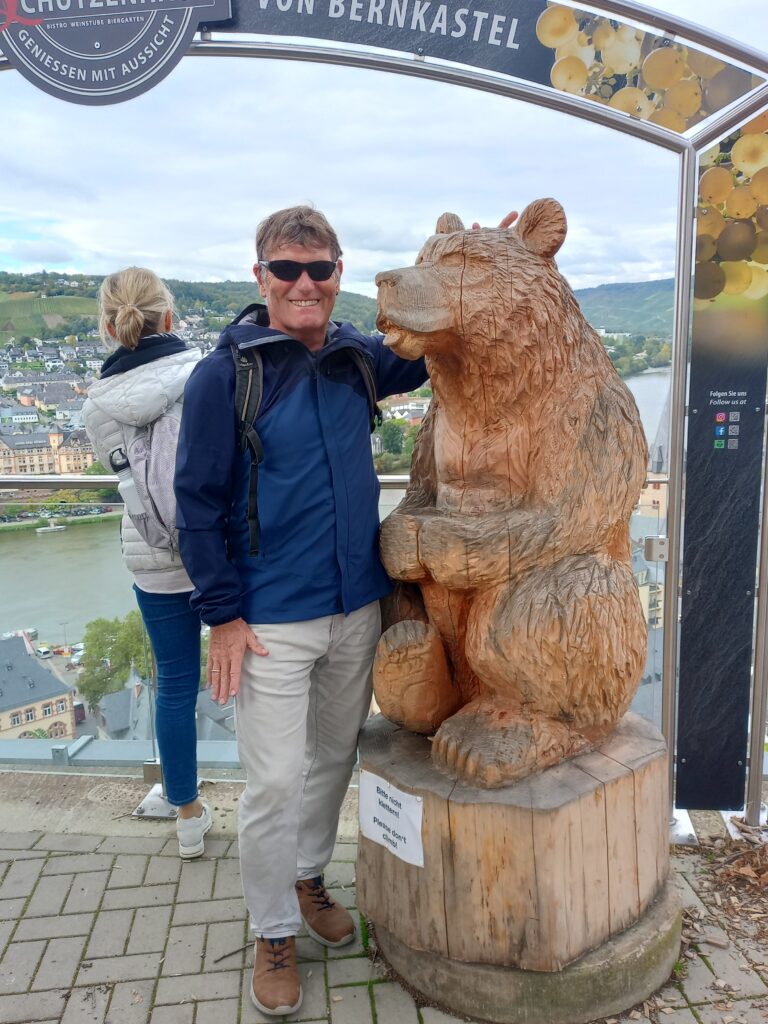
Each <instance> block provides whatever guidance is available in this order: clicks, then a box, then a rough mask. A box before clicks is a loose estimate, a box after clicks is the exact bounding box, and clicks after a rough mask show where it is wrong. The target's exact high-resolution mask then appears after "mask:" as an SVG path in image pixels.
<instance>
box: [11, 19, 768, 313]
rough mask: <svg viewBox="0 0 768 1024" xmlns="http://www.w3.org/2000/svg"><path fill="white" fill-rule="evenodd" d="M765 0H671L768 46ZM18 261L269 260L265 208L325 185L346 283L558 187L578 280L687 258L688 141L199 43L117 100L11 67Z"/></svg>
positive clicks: (216, 270)
mask: <svg viewBox="0 0 768 1024" xmlns="http://www.w3.org/2000/svg"><path fill="white" fill-rule="evenodd" d="M764 4H765V0H728V2H727V3H725V2H724V0H657V2H656V3H655V4H654V5H653V6H655V7H656V8H658V9H662V10H669V11H671V12H674V14H675V15H676V16H678V17H681V18H685V19H688V20H690V21H694V22H696V23H697V24H699V25H702V26H705V27H707V28H709V29H712V30H714V31H716V32H720V33H722V34H724V35H728V36H730V37H732V38H735V39H739V40H740V41H742V42H746V43H748V44H749V45H750V46H752V47H755V48H759V49H763V50H768V19H766V18H765V14H764ZM0 111H2V121H1V123H2V149H3V158H2V161H0V270H23V271H31V270H39V269H41V268H42V267H45V268H46V269H48V270H51V269H58V270H64V271H79V272H92V273H106V272H109V271H111V270H114V269H117V268H118V267H120V266H124V265H126V264H129V263H140V264H144V265H146V266H150V267H152V268H153V269H154V270H156V271H157V272H158V273H160V274H161V275H164V276H167V277H177V278H184V279H193V280H211V279H218V280H221V279H226V278H230V279H238V280H243V279H246V278H248V277H250V267H251V265H252V263H253V241H252V240H253V232H254V228H255V226H256V224H257V223H258V221H259V220H260V218H261V217H263V216H264V215H265V214H267V213H269V212H270V211H271V210H274V209H277V208H279V207H282V206H287V205H291V204H294V203H297V202H305V201H310V202H313V203H315V204H316V205H317V206H318V207H319V208H320V209H322V210H323V211H324V212H325V213H326V214H327V216H328V217H329V218H330V220H331V221H332V222H333V223H334V225H335V227H336V228H337V231H338V233H339V236H340V238H341V242H342V246H343V248H344V251H345V257H344V258H345V277H344V286H345V288H347V289H349V290H352V291H358V292H363V293H367V294H375V287H374V285H373V277H374V274H375V273H376V272H377V271H378V270H382V269H385V268H389V267H395V266H402V265H405V264H408V263H412V262H413V258H414V255H415V253H416V251H417V250H418V248H419V247H420V245H421V243H422V241H423V240H424V238H425V237H426V236H427V235H429V234H430V233H431V230H432V229H433V227H434V222H435V218H436V217H437V216H438V215H439V214H440V213H442V212H443V211H444V210H453V211H455V212H456V213H458V214H459V215H460V216H461V217H463V218H464V220H465V221H467V222H470V221H472V220H478V221H480V222H481V223H483V224H492V223H496V222H497V221H498V219H499V218H500V217H501V216H502V215H503V214H504V213H505V212H506V211H507V210H509V209H512V208H517V209H520V210H522V209H523V207H524V206H525V204H526V203H528V202H529V201H531V200H532V199H535V198H538V197H540V196H546V195H551V196H555V197H556V198H558V199H559V200H560V201H561V202H562V203H563V205H564V206H565V208H566V211H567V213H568V220H569V234H568V238H567V239H566V243H565V245H564V247H563V249H562V251H561V254H560V258H559V263H560V266H561V268H562V269H563V270H564V272H565V273H566V275H567V276H568V277H569V279H570V280H571V282H572V284H573V285H574V286H575V287H589V286H592V285H597V284H601V283H604V282H609V281H639V280H648V279H652V278H659V277H668V276H671V275H672V273H673V269H674V230H675V215H676V213H675V207H676V190H677V158H676V157H675V156H674V155H672V154H669V153H667V152H666V151H663V150H661V149H657V148H656V147H653V146H650V145H648V144H645V143H640V142H638V141H636V140H633V139H631V138H629V137H627V136H624V135H621V134H619V133H618V132H614V131H611V130H609V129H606V128H601V127H598V126H594V125H590V124H587V123H586V122H582V121H578V120H576V119H574V118H570V117H567V116H566V115H562V114H557V113H553V112H550V111H546V110H542V109H539V108H535V107H532V106H529V105H526V104H523V103H520V102H517V101H513V100H509V99H504V98H500V97H494V96H489V95H486V94H484V93H480V92H475V91H472V90H468V89H464V88H458V87H456V86H449V85H441V84H434V83H428V82H424V81H419V80H417V79H413V78H402V77H399V76H395V75H387V74H384V73H380V72H372V71H362V70H357V69H350V68H334V67H327V66H323V65H312V64H302V63H281V62H278V61H269V60H261V59H259V60H237V59H233V58H227V59H224V58H217V59H208V58H206V59H203V58H194V57H189V58H185V60H183V61H182V62H181V64H180V65H179V66H178V67H177V68H176V69H175V70H174V71H173V72H172V73H171V75H170V76H169V77H168V78H167V79H165V81H163V82H161V83H160V84H159V85H157V86H155V87H154V88H153V89H152V90H150V91H149V92H148V93H146V94H145V95H143V96H141V97H139V98H138V99H135V100H131V101H129V102H127V103H122V104H117V105H112V106H107V107H84V106H76V105H73V104H69V103H64V102H62V101H60V100H56V99H53V98H52V97H49V96H48V95H46V94H45V93H43V92H41V91H39V90H37V89H36V88H34V87H33V86H31V85H30V84H28V83H27V81H26V80H25V79H24V78H22V77H21V75H19V74H18V73H16V72H15V71H7V72H4V73H3V74H1V75H0Z"/></svg>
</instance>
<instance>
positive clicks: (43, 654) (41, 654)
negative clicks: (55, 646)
mask: <svg viewBox="0 0 768 1024" xmlns="http://www.w3.org/2000/svg"><path fill="white" fill-rule="evenodd" d="M35 654H36V655H37V656H38V658H52V657H53V651H52V650H51V648H50V647H36V648H35Z"/></svg>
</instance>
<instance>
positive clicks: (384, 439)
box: [378, 420, 405, 455]
mask: <svg viewBox="0 0 768 1024" xmlns="http://www.w3.org/2000/svg"><path fill="white" fill-rule="evenodd" d="M404 433H405V432H404V431H403V428H402V426H401V425H400V424H399V423H398V422H397V420H384V422H383V423H382V424H381V426H380V427H379V429H378V435H379V437H380V438H381V446H382V448H383V449H384V451H385V452H389V454H390V455H400V453H401V452H402V450H403V437H404Z"/></svg>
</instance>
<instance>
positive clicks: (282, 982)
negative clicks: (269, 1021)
mask: <svg viewBox="0 0 768 1024" xmlns="http://www.w3.org/2000/svg"><path fill="white" fill-rule="evenodd" d="M302 998H303V993H302V991H301V984H300V982H299V973H298V971H297V970H296V939H295V938H294V937H293V936H292V935H291V936H289V937H288V938H285V939H256V961H255V963H254V965H253V980H252V981H251V1002H252V1003H253V1005H254V1006H255V1007H256V1009H257V1010H261V1012H262V1013H268V1014H272V1015H274V1016H275V1017H282V1016H283V1014H286V1013H294V1012H295V1011H296V1010H298V1008H299V1007H300V1006H301V1000H302Z"/></svg>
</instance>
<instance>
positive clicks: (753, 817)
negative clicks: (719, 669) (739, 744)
mask: <svg viewBox="0 0 768 1024" xmlns="http://www.w3.org/2000/svg"><path fill="white" fill-rule="evenodd" d="M766 479H768V447H766V451H765V457H764V463H763V506H762V509H761V516H760V563H759V568H758V577H757V616H756V618H757V627H756V628H757V632H756V634H755V670H754V674H753V677H752V710H751V718H750V725H751V728H750V736H749V763H748V765H747V798H746V803H745V806H744V818H745V821H746V823H747V824H748V825H759V824H760V810H761V803H762V791H763V753H764V749H763V745H764V743H765V718H766V712H767V711H768V636H767V635H766V633H767V632H768V487H766V483H765V482H766Z"/></svg>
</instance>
